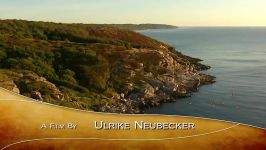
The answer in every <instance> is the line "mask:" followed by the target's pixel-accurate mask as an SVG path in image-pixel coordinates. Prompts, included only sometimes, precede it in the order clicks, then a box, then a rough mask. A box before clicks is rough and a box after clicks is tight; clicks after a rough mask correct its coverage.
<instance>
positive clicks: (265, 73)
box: [141, 27, 266, 128]
mask: <svg viewBox="0 0 266 150" xmlns="http://www.w3.org/2000/svg"><path fill="white" fill-rule="evenodd" d="M141 33H143V34H145V35H147V36H150V37H152V38H155V39H158V40H160V41H163V42H166V43H169V44H171V45H173V46H175V47H176V48H177V49H178V50H179V51H181V52H182V53H184V54H186V55H189V56H192V57H196V58H201V59H202V60H204V61H203V62H202V63H203V64H207V65H210V66H211V67H212V68H211V69H210V70H208V71H206V72H205V73H208V74H211V75H214V76H216V77H217V79H216V81H217V82H216V83H214V84H212V85H207V86H203V87H201V88H200V91H199V92H198V93H194V94H193V96H192V97H191V98H185V99H180V100H178V101H177V102H176V103H166V104H163V105H161V106H160V107H157V108H151V109H149V110H147V111H148V113H154V114H169V115H185V116H197V117H207V118H214V119H221V120H228V121H235V122H240V123H245V124H250V125H255V126H259V127H263V128H266V28H248V27H245V28H244V27H243V28H222V27H221V28H214V27H213V28H207V27H202V28H197V27H195V28H194V27H190V28H182V27H181V28H179V29H174V30H146V31H141Z"/></svg>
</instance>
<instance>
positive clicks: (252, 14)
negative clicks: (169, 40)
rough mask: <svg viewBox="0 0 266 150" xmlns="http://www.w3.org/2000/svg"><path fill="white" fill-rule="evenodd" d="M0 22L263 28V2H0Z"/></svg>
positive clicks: (265, 13)
mask: <svg viewBox="0 0 266 150" xmlns="http://www.w3.org/2000/svg"><path fill="white" fill-rule="evenodd" d="M0 19H23V20H32V21H51V22H62V23H116V24H121V23H135V24H140V23H160V24H170V25H177V26H266V0H0Z"/></svg>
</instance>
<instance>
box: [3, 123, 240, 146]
mask: <svg viewBox="0 0 266 150" xmlns="http://www.w3.org/2000/svg"><path fill="white" fill-rule="evenodd" d="M238 125H239V124H236V125H233V126H230V127H227V128H224V129H221V130H217V131H212V132H209V133H202V134H197V135H191V136H183V137H173V138H161V139H115V138H114V139H112V138H40V139H31V140H23V141H18V142H15V143H12V144H9V145H7V146H5V147H3V148H1V150H4V149H7V148H10V147H11V146H14V145H17V144H22V143H27V142H33V141H44V140H101V141H163V140H176V139H185V138H192V137H199V136H205V135H210V134H214V133H218V132H223V131H226V130H229V129H231V128H234V127H236V126H238Z"/></svg>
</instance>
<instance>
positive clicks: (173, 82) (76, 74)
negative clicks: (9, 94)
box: [0, 20, 214, 113]
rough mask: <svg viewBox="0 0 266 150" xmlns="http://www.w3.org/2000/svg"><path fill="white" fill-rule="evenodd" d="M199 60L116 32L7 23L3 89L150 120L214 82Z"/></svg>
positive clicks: (1, 51)
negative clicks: (147, 115)
mask: <svg viewBox="0 0 266 150" xmlns="http://www.w3.org/2000/svg"><path fill="white" fill-rule="evenodd" d="M200 61H201V60H200V59H196V58H192V57H189V56H185V55H183V54H181V53H180V52H178V51H176V50H175V48H173V47H171V46H169V45H167V44H165V43H162V42H159V41H157V40H154V39H152V38H149V37H146V36H144V35H142V34H140V33H136V32H134V31H131V30H128V29H121V28H116V27H114V26H112V25H86V24H56V23H48V22H30V21H22V20H0V86H1V87H4V88H7V89H9V90H13V91H15V92H17V93H20V94H22V95H25V96H28V97H31V98H34V99H36V100H41V101H45V102H48V103H53V104H57V105H62V106H66V107H73V108H78V109H84V110H94V111H102V112H114V113H143V110H144V108H146V107H154V106H158V105H160V104H161V103H164V102H173V101H175V100H178V99H179V98H183V97H188V96H191V94H192V92H196V91H197V90H198V89H199V87H200V86H201V85H205V84H210V83H213V82H214V77H213V76H210V75H206V74H202V73H201V72H200V71H202V70H206V69H209V68H210V67H209V66H206V65H203V64H201V63H200Z"/></svg>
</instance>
